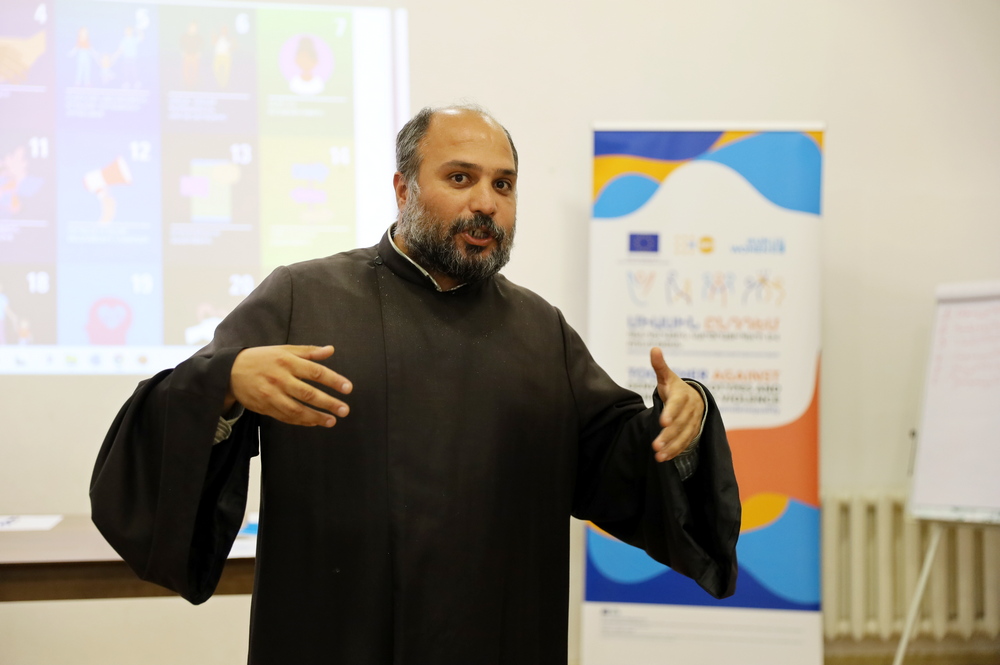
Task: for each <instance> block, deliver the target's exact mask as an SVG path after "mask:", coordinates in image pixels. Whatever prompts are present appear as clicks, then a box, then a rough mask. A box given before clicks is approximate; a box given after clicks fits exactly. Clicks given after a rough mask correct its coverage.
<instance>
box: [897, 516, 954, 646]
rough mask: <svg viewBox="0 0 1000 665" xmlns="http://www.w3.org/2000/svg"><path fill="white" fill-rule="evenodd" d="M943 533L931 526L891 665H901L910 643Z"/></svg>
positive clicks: (934, 525)
mask: <svg viewBox="0 0 1000 665" xmlns="http://www.w3.org/2000/svg"><path fill="white" fill-rule="evenodd" d="M943 531H944V529H942V528H941V525H940V524H938V523H937V522H933V523H932V524H931V542H930V543H929V544H928V545H927V554H926V555H924V565H923V567H922V568H921V569H920V578H919V579H918V580H917V589H916V591H915V592H914V593H913V600H911V601H910V609H909V611H908V612H907V613H906V625H905V626H904V627H903V635H902V637H900V638H899V646H898V647H897V648H896V657H895V658H894V659H893V660H892V665H903V655H904V654H905V653H906V645H907V644H908V643H909V641H910V633H912V632H913V624H915V623H916V622H917V613H918V612H919V611H920V600H921V599H922V598H923V596H924V587H926V586H927V578H928V577H930V576H931V566H932V564H933V563H934V555H935V554H937V548H938V544H939V543H940V542H941V534H942V533H943Z"/></svg>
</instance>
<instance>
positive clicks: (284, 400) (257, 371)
mask: <svg viewBox="0 0 1000 665" xmlns="http://www.w3.org/2000/svg"><path fill="white" fill-rule="evenodd" d="M332 355H333V347H332V346H290V345H288V346H258V347H253V348H249V349H243V350H242V351H240V353H239V354H238V355H237V356H236V360H235V362H234V363H233V369H232V372H231V373H230V376H229V391H228V392H227V393H226V401H225V404H224V412H228V411H229V410H230V409H231V408H232V406H233V404H234V403H236V402H239V403H240V404H242V405H243V406H244V407H245V408H247V409H250V410H251V411H254V412H256V413H259V414H261V415H264V416H270V417H272V418H274V419H276V420H280V421H281V422H283V423H288V424H289V425H304V426H306V427H313V426H315V425H320V426H322V427H333V426H334V425H336V424H337V418H336V417H334V416H339V417H341V418H343V417H344V416H346V415H347V414H348V411H349V409H348V407H347V404H345V403H344V402H342V401H340V400H339V399H337V398H335V397H332V396H331V395H328V394H327V393H325V392H323V391H322V390H320V389H319V388H317V387H315V386H313V385H310V384H308V383H306V381H312V382H313V383H317V384H320V385H324V386H327V387H328V388H332V389H333V390H336V391H337V392H339V393H341V394H344V395H347V394H349V393H350V392H351V390H352V388H353V386H351V382H350V381H348V380H347V379H345V378H344V377H342V376H341V375H339V374H337V373H336V372H334V371H333V370H331V369H329V368H328V367H324V366H323V365H321V364H319V363H318V362H316V361H318V360H325V359H327V358H329V357H330V356H332ZM324 411H328V412H329V413H324ZM331 414H334V415H331Z"/></svg>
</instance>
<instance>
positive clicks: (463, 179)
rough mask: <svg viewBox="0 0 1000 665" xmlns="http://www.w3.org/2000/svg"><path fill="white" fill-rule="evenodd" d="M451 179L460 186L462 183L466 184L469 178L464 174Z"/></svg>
mask: <svg viewBox="0 0 1000 665" xmlns="http://www.w3.org/2000/svg"><path fill="white" fill-rule="evenodd" d="M451 179H452V180H454V181H455V182H456V183H458V184H459V185H461V184H462V183H463V182H466V181H467V180H468V179H469V176H467V175H465V174H464V173H456V174H455V175H453V176H452V177H451Z"/></svg>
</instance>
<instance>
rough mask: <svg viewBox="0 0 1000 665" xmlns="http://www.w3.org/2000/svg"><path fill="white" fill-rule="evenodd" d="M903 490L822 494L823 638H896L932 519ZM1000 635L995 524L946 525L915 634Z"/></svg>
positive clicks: (999, 533)
mask: <svg viewBox="0 0 1000 665" xmlns="http://www.w3.org/2000/svg"><path fill="white" fill-rule="evenodd" d="M904 504H905V500H904V497H902V496H824V497H823V523H822V529H823V534H822V540H823V549H822V553H823V567H822V569H823V631H824V636H825V637H826V639H827V640H837V639H841V640H842V639H854V640H864V639H870V638H878V639H883V640H887V639H893V638H898V637H899V635H900V633H902V631H903V624H904V622H905V621H906V612H907V610H908V609H909V605H910V600H911V599H912V598H913V594H914V591H915V589H916V586H917V578H918V576H919V574H920V567H921V564H922V563H923V558H924V554H925V552H926V550H927V543H928V540H929V533H930V525H928V524H927V523H924V522H920V521H917V520H914V519H913V518H911V517H909V516H908V515H907V514H906V512H905V505H904ZM998 636H1000V527H998V526H973V525H946V526H945V527H944V534H943V535H942V539H941V544H940V545H939V546H938V551H937V555H936V557H935V560H934V567H933V569H932V572H931V576H930V579H929V581H928V583H927V588H926V590H925V591H924V597H923V599H922V601H921V608H920V614H919V615H918V618H917V624H916V626H915V628H914V632H913V637H914V638H916V637H926V638H932V639H936V640H941V639H943V638H945V637H958V638H965V639H968V638H972V637H986V638H991V639H992V638H996V637H998Z"/></svg>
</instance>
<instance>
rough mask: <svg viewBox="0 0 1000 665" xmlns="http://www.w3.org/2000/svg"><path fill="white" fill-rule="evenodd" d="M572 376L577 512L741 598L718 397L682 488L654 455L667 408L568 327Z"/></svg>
mask: <svg viewBox="0 0 1000 665" xmlns="http://www.w3.org/2000/svg"><path fill="white" fill-rule="evenodd" d="M563 330H564V335H565V343H566V364H567V372H568V374H569V377H570V383H571V386H572V390H573V395H574V400H575V402H576V407H577V418H578V421H579V428H580V441H579V451H578V458H577V474H576V488H575V491H574V503H573V514H574V516H575V517H578V518H580V519H584V520H590V521H592V522H594V523H595V524H597V525H598V526H599V527H601V528H602V529H604V530H605V531H607V532H608V533H610V534H611V535H613V536H615V537H616V538H618V539H620V540H622V541H624V542H626V543H629V544H630V545H634V546H636V547H639V548H641V549H644V550H645V551H646V552H647V553H648V554H649V555H650V556H651V557H653V558H654V559H656V560H657V561H659V562H660V563H663V564H665V565H667V566H670V567H671V568H672V569H674V570H676V571H677V572H679V573H681V574H683V575H686V576H687V577H690V578H691V579H693V580H694V581H695V582H697V583H698V585H699V586H701V587H702V588H703V589H704V590H705V591H707V592H708V593H710V594H711V595H712V596H714V597H716V598H725V597H727V596H731V595H732V594H733V592H734V591H735V590H736V575H737V564H736V540H737V538H738V536H739V530H740V517H741V506H740V500H739V489H738V487H737V484H736V476H735V473H734V471H733V460H732V454H731V452H730V450H729V442H728V440H727V438H726V431H725V428H724V426H723V424H722V418H721V417H720V416H719V410H718V408H717V407H716V405H715V401H714V399H713V398H712V395H711V393H710V392H709V391H708V390H707V389H705V396H706V400H707V404H706V408H707V414H706V419H705V426H704V429H703V430H702V436H701V442H700V443H699V446H698V465H697V468H696V469H695V471H694V473H693V474H692V475H691V477H690V478H688V479H687V480H681V477H680V474H679V472H678V470H677V467H676V465H675V464H674V463H673V462H671V461H668V462H657V461H656V460H655V458H654V453H653V450H652V447H651V444H652V441H653V439H654V438H655V437H656V435H657V434H658V433H659V431H660V427H659V413H660V411H661V410H662V408H663V404H662V402H660V400H659V397H658V396H656V395H654V405H653V407H652V408H649V409H647V408H645V405H644V404H643V403H642V399H641V398H640V397H639V396H638V395H636V394H635V393H633V392H631V391H628V390H625V389H624V388H621V387H620V386H618V385H617V384H615V383H614V381H612V380H611V378H610V377H609V376H608V375H607V374H606V373H605V372H604V370H602V369H601V368H600V367H599V366H598V365H597V363H595V362H594V360H593V358H592V357H591V356H590V353H589V351H587V349H586V347H585V346H584V344H583V341H582V340H581V339H580V337H579V336H578V335H577V334H576V332H575V331H573V330H572V329H571V328H570V327H569V326H568V325H567V324H566V323H565V322H563Z"/></svg>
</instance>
